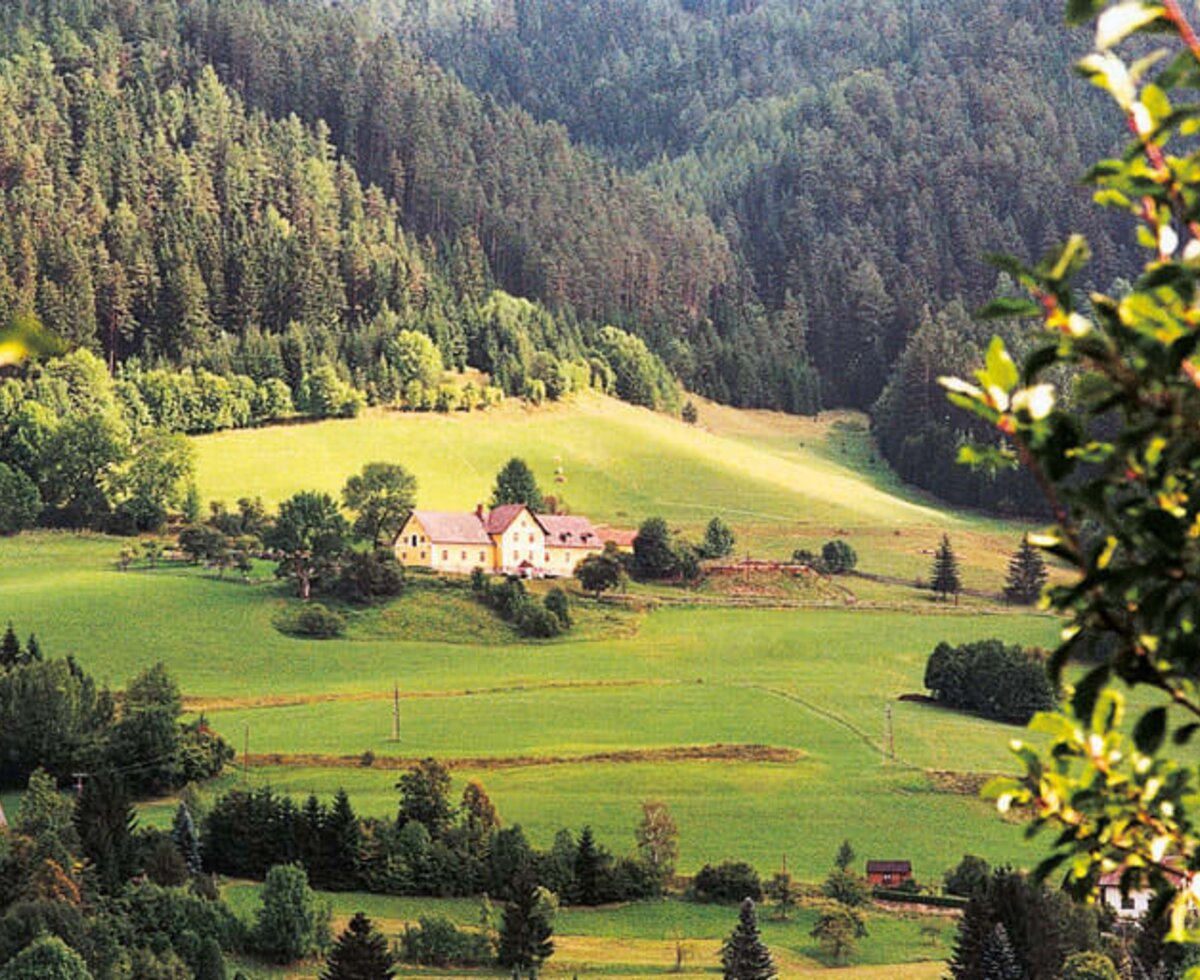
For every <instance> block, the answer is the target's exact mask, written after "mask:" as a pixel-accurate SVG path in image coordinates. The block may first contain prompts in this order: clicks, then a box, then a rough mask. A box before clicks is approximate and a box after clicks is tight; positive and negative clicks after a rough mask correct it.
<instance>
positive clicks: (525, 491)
mask: <svg viewBox="0 0 1200 980" xmlns="http://www.w3.org/2000/svg"><path fill="white" fill-rule="evenodd" d="M504 504H525V505H526V506H528V507H529V509H530V510H532V511H534V512H535V513H540V512H541V511H542V509H543V507H544V506H545V503H544V501H543V499H542V491H541V490H540V489H539V488H538V484H537V480H536V479H535V477H534V475H533V471H532V470H531V469H530V468H529V464H528V463H526V462H525V460H523V459H520V458H518V457H516V456H514V457H513V458H512V459H510V460H509V461H508V462H507V463H505V464H504V468H503V469H501V470H500V472H499V473H497V474H496V486H495V487H494V488H493V489H492V506H493V507H500V506H502V505H504Z"/></svg>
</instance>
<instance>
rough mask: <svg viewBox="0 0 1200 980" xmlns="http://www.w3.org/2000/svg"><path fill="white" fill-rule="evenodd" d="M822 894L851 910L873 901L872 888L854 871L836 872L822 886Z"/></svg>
mask: <svg viewBox="0 0 1200 980" xmlns="http://www.w3.org/2000/svg"><path fill="white" fill-rule="evenodd" d="M821 894H822V895H824V896H825V897H826V898H831V899H833V900H834V901H835V902H841V903H842V904H843V905H848V906H850V907H851V908H857V907H858V906H860V905H866V904H868V903H869V902H870V901H871V886H870V885H868V884H867V882H866V880H865V879H863V878H862V877H860V876H859V875H856V874H854V873H853V872H852V871H834V872H833V873H831V874H830V875H829V877H828V878H826V879H825V881H824V882H823V883H822V885H821Z"/></svg>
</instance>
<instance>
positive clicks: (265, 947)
mask: <svg viewBox="0 0 1200 980" xmlns="http://www.w3.org/2000/svg"><path fill="white" fill-rule="evenodd" d="M262 903H263V904H262V907H261V908H260V909H259V910H258V917H257V919H256V920H255V925H254V935H253V941H254V947H255V949H257V950H258V952H259V953H261V954H262V955H263V956H265V957H267V958H268V959H270V960H271V961H273V962H275V963H292V962H294V961H295V960H298V959H300V958H301V957H302V956H308V955H310V954H312V953H317V952H321V951H323V950H324V948H325V947H326V946H327V945H328V942H329V918H330V911H329V907H328V906H327V905H325V904H324V903H323V902H322V901H321V900H320V899H318V898H317V895H316V893H315V892H313V890H312V889H311V888H309V887H308V876H307V875H306V874H305V873H304V869H303V868H301V867H298V866H297V865H294V864H285V865H279V866H276V867H273V868H271V870H270V871H268V872H267V877H266V881H265V883H264V884H263V890H262Z"/></svg>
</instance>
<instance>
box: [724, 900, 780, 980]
mask: <svg viewBox="0 0 1200 980" xmlns="http://www.w3.org/2000/svg"><path fill="white" fill-rule="evenodd" d="M721 964H722V966H724V968H725V974H724V976H725V980H771V978H772V977H776V976H778V975H779V974H778V973H777V972H776V970H775V963H774V962H773V961H772V959H771V951H770V950H769V949H767V947H766V946H765V945H764V944H763V941H762V939H761V938H759V935H758V918H757V916H756V915H755V913H754V901H753V900H752V899H749V898H747V899H746V900H745V901H744V902H742V909H741V912H740V913H739V915H738V924H737V926H736V927H735V928H734V930H733V933H732V934H731V935H730V937H729V938H728V939H726V940H725V945H724V946H722V947H721Z"/></svg>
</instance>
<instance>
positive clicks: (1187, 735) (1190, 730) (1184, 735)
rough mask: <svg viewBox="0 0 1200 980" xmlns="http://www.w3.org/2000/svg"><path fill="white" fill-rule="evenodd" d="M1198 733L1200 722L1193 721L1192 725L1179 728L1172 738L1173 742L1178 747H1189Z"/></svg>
mask: <svg viewBox="0 0 1200 980" xmlns="http://www.w3.org/2000/svg"><path fill="white" fill-rule="evenodd" d="M1197 731H1200V721H1193V722H1192V723H1191V724H1190V725H1183V726H1182V727H1180V728H1177V729H1176V730H1175V734H1174V735H1172V736H1171V741H1173V742H1174V743H1175V744H1176V745H1187V743H1188V742H1190V741H1191V740H1192V736H1193V735H1195V734H1196V732H1197Z"/></svg>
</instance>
